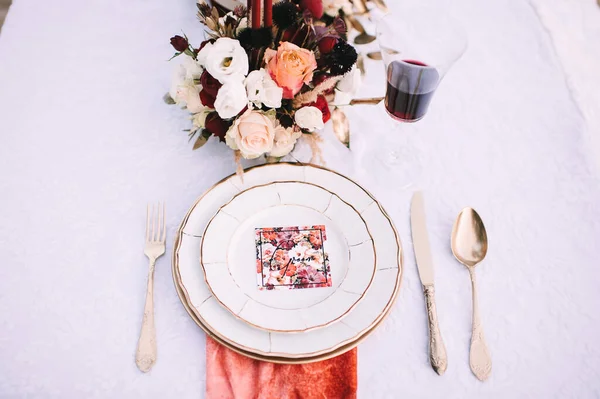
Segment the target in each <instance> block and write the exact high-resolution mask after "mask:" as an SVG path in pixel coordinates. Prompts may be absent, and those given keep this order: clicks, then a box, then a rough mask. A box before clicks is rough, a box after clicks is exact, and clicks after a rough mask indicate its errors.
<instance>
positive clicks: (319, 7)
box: [300, 0, 323, 19]
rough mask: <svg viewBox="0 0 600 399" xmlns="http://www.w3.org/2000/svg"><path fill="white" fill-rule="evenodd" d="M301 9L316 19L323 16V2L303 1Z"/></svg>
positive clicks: (317, 0)
mask: <svg viewBox="0 0 600 399" xmlns="http://www.w3.org/2000/svg"><path fill="white" fill-rule="evenodd" d="M300 9H301V10H302V11H304V10H308V11H310V13H311V14H312V15H313V17H315V18H316V19H320V18H321V17H322V16H323V0H301V1H300Z"/></svg>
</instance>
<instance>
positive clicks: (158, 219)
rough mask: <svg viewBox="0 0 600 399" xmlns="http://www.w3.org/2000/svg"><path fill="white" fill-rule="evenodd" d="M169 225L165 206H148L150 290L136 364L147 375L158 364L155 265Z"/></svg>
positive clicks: (146, 248)
mask: <svg viewBox="0 0 600 399" xmlns="http://www.w3.org/2000/svg"><path fill="white" fill-rule="evenodd" d="M166 226H167V223H166V221H165V204H164V203H163V204H162V206H161V205H160V203H159V204H157V206H156V207H155V206H154V205H152V206H150V205H148V207H147V209H146V246H145V248H144V253H145V254H146V256H147V257H148V259H149V261H150V266H149V270H148V290H147V291H146V304H145V305H144V319H143V321H142V331H141V333H140V339H139V341H138V346H137V352H136V355H135V363H136V364H137V366H138V368H139V369H140V370H141V371H143V372H144V373H147V372H148V371H150V369H151V368H152V366H153V365H154V363H156V330H155V328H154V265H155V264H156V260H157V259H158V258H160V257H161V256H162V255H163V254H164V253H165V241H166V238H167V227H166Z"/></svg>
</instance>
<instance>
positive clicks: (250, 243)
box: [200, 181, 377, 332]
mask: <svg viewBox="0 0 600 399" xmlns="http://www.w3.org/2000/svg"><path fill="white" fill-rule="evenodd" d="M200 264H201V266H202V269H203V272H204V276H205V280H206V284H207V286H208V288H209V290H210V291H211V292H212V294H213V296H214V297H215V299H216V300H217V301H218V302H219V303H220V304H221V305H223V306H224V307H225V308H226V309H227V310H229V311H230V312H231V313H232V314H233V315H234V316H235V317H238V318H240V319H241V320H244V321H245V322H247V323H248V324H250V325H251V326H253V327H257V328H262V329H265V330H267V331H274V332H306V331H310V330H313V329H317V328H321V327H324V326H327V325H330V324H331V323H334V322H336V321H338V320H340V319H342V318H343V317H344V316H346V315H347V314H348V313H349V312H350V311H351V310H352V309H353V308H354V307H355V306H356V305H357V304H358V303H359V302H360V300H361V299H362V298H363V297H364V295H365V293H366V291H367V290H368V289H369V287H370V285H371V282H372V281H373V278H374V276H375V273H376V271H377V269H376V255H375V243H374V240H373V237H372V236H371V233H370V232H369V229H368V226H367V224H366V222H365V220H364V219H363V218H362V216H361V215H360V213H359V212H358V211H357V210H356V209H355V208H354V207H352V206H351V205H350V204H348V203H347V202H345V201H344V200H342V199H341V198H340V197H339V196H338V195H336V194H335V193H333V192H331V191H328V190H326V189H324V188H322V187H320V186H317V185H314V184H311V183H307V182H300V181H286V182H277V183H268V184H266V185H260V186H255V187H251V188H249V189H247V190H244V191H242V192H241V193H239V194H237V195H236V196H234V198H233V199H232V200H231V201H229V202H228V203H227V204H225V205H223V206H222V207H220V208H219V210H218V212H217V214H216V215H215V216H214V217H213V218H212V219H211V220H210V221H209V222H208V226H207V228H206V230H205V232H204V234H203V236H202V239H201V244H200Z"/></svg>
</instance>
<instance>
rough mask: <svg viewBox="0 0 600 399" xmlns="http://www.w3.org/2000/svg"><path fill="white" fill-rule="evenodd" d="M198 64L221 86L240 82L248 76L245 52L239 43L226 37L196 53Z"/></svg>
mask: <svg viewBox="0 0 600 399" xmlns="http://www.w3.org/2000/svg"><path fill="white" fill-rule="evenodd" d="M198 62H199V63H200V64H201V65H203V66H204V67H205V68H206V70H207V71H208V73H210V74H211V75H212V76H213V77H214V78H215V79H217V80H218V81H219V82H221V83H222V84H225V83H226V82H228V81H232V80H234V81H242V80H244V77H245V76H246V75H247V74H248V55H246V50H244V49H243V48H242V46H241V45H240V42H239V41H237V40H235V39H230V38H228V37H221V38H219V39H217V41H216V42H214V43H208V44H206V46H204V48H203V49H202V50H200V53H198Z"/></svg>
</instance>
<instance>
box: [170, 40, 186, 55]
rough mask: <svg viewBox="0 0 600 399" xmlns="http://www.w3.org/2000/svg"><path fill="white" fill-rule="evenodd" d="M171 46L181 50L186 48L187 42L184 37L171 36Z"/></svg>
mask: <svg viewBox="0 0 600 399" xmlns="http://www.w3.org/2000/svg"><path fill="white" fill-rule="evenodd" d="M171 46H173V47H174V48H175V50H177V51H179V52H183V51H185V50H187V48H188V46H189V43H188V41H187V39H186V38H185V37H181V36H173V37H172V38H171Z"/></svg>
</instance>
